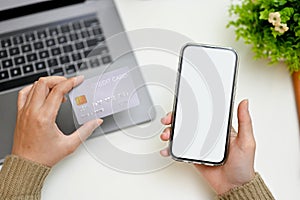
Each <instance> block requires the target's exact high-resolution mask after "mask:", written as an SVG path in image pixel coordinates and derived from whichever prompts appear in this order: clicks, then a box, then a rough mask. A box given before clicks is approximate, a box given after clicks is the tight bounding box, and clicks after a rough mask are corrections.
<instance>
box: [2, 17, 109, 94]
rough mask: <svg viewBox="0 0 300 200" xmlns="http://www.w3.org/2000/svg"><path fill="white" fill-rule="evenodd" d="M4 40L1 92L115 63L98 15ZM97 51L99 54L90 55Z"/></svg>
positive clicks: (75, 19) (57, 23) (37, 28)
mask: <svg viewBox="0 0 300 200" xmlns="http://www.w3.org/2000/svg"><path fill="white" fill-rule="evenodd" d="M0 41H1V42H0V92H2V91H5V90H8V89H12V88H16V87H21V86H24V85H27V84H30V83H33V82H34V81H36V80H37V79H38V78H39V77H42V76H51V75H59V76H72V75H74V74H75V73H76V72H78V71H82V70H87V69H89V68H94V67H99V66H102V65H105V64H108V63H110V62H111V61H112V60H111V56H110V55H109V50H108V47H107V46H106V44H105V37H104V35H103V32H102V28H101V24H100V22H99V20H98V18H97V17H96V15H87V16H81V17H76V18H72V19H68V20H63V21H58V22H54V23H51V24H45V25H42V26H36V27H31V28H29V29H24V30H18V31H16V32H11V33H6V34H4V35H0ZM96 46H97V47H96ZM95 48H96V50H95V51H97V54H94V53H93V55H94V56H90V55H89V53H90V52H91V51H92V50H94V49H95ZM88 55H89V56H88ZM87 56H88V57H87Z"/></svg>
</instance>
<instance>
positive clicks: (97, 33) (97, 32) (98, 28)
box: [93, 27, 103, 35]
mask: <svg viewBox="0 0 300 200" xmlns="http://www.w3.org/2000/svg"><path fill="white" fill-rule="evenodd" d="M102 33H103V32H102V29H101V28H100V27H97V28H94V29H93V34H94V35H102Z"/></svg>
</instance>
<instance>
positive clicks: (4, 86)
mask: <svg viewBox="0 0 300 200" xmlns="http://www.w3.org/2000/svg"><path fill="white" fill-rule="evenodd" d="M42 76H48V73H47V72H46V71H44V72H41V73H37V74H33V75H31V76H24V77H20V78H18V79H14V80H10V81H6V82H3V83H1V87H0V92H1V91H5V90H8V89H12V88H15V87H20V86H24V85H28V84H31V83H33V82H34V81H36V80H38V79H39V78H40V77H42Z"/></svg>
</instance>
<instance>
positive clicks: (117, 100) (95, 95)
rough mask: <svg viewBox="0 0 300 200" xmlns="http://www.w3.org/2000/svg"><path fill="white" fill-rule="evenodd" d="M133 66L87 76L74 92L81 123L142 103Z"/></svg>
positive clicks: (78, 120) (72, 95) (73, 103)
mask: <svg viewBox="0 0 300 200" xmlns="http://www.w3.org/2000/svg"><path fill="white" fill-rule="evenodd" d="M135 90H136V87H135V85H134V83H133V81H132V79H131V77H130V74H129V68H128V67H123V68H119V69H116V70H114V71H110V72H106V73H103V74H101V75H99V76H95V77H92V78H89V79H86V80H85V81H84V82H83V83H82V84H81V85H79V86H78V87H76V88H74V89H73V90H72V91H71V92H70V93H69V97H70V101H71V104H72V108H73V111H74V114H75V117H76V120H77V122H78V124H80V125H82V124H84V123H85V122H87V121H90V120H92V119H96V118H104V117H106V116H109V115H112V114H115V113H118V112H121V111H125V110H128V109H130V108H133V107H136V106H138V105H139V104H140V101H139V98H138V95H137V94H136V92H135Z"/></svg>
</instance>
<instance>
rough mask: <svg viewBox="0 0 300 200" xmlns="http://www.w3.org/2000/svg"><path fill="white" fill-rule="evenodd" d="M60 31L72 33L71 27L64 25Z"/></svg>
mask: <svg viewBox="0 0 300 200" xmlns="http://www.w3.org/2000/svg"><path fill="white" fill-rule="evenodd" d="M60 29H61V32H62V33H68V32H70V28H69V25H68V24H66V25H62V26H61V27H60Z"/></svg>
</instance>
